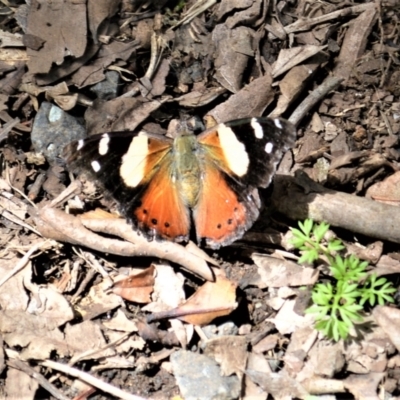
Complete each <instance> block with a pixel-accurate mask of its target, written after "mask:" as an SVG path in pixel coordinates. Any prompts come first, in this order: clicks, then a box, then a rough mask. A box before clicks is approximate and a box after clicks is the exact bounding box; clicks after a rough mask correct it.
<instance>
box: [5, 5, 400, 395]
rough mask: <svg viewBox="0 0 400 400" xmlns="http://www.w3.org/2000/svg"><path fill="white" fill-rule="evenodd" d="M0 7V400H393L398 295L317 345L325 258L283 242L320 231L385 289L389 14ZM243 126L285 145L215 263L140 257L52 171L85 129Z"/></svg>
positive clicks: (395, 31)
mask: <svg viewBox="0 0 400 400" xmlns="http://www.w3.org/2000/svg"><path fill="white" fill-rule="evenodd" d="M0 11H1V12H0V39H1V41H0V122H1V128H0V159H1V178H0V210H1V211H0V243H1V246H0V397H5V398H9V399H27V400H29V399H42V398H43V399H86V398H88V399H109V398H124V399H136V400H140V399H142V400H143V399H180V398H182V399H239V398H240V399H247V400H253V399H260V400H261V399H290V398H302V399H306V398H311V397H310V396H316V397H315V398H324V399H334V398H346V399H347V398H348V399H351V398H355V399H368V400H370V399H394V398H400V384H399V382H400V334H399V332H400V311H399V310H398V308H397V305H396V301H397V303H398V296H397V293H396V294H395V296H394V299H395V303H394V304H386V305H381V306H378V307H365V309H364V310H363V317H364V319H363V322H362V324H359V325H357V326H356V327H353V329H352V330H351V331H350V336H349V338H348V339H347V340H339V341H337V342H336V341H333V340H329V339H327V338H326V337H324V335H323V334H322V333H321V332H319V331H317V330H316V329H315V324H314V317H313V315H312V314H307V313H305V310H306V308H307V307H309V306H310V304H311V291H312V288H313V285H314V284H315V283H316V282H321V281H325V282H326V281H329V279H330V277H329V272H328V270H327V268H326V264H324V263H322V264H320V265H319V267H315V266H311V265H303V266H301V265H299V264H297V263H296V261H297V260H298V257H299V252H298V251H296V250H295V249H294V248H293V246H292V245H291V244H290V237H291V236H292V234H291V231H290V227H296V226H297V221H299V220H300V221H302V220H304V219H306V218H312V219H314V220H316V221H326V222H327V223H329V224H330V226H331V230H330V231H329V235H331V237H332V236H337V237H339V238H340V239H341V240H342V241H343V243H344V245H345V248H346V249H345V251H344V253H346V254H354V255H356V256H357V257H359V258H360V259H361V260H365V261H367V262H368V264H369V267H368V268H369V270H370V271H373V272H376V274H377V275H378V276H384V277H386V278H387V279H388V280H389V281H390V282H391V283H392V284H393V286H394V287H395V288H396V289H397V288H398V286H399V276H400V275H399V273H400V250H399V243H400V228H399V227H400V211H399V204H400V191H399V187H400V184H399V181H400V172H399V160H400V151H399V133H400V69H399V65H400V58H399V54H400V53H399V52H400V44H399V35H400V29H399V15H400V6H399V4H398V2H397V1H396V0H387V1H383V0H381V1H379V0H377V1H368V2H367V1H354V2H337V1H331V2H309V1H306V0H298V1H280V2H272V1H271V2H270V1H267V0H265V1H262V0H246V1H244V0H221V1H220V2H217V1H216V0H208V1H205V0H198V1H189V2H187V3H185V2H176V1H166V0H162V1H154V2H153V1H140V0H139V1H135V0H133V1H125V0H123V1H122V0H121V1H118V0H100V1H99V0H88V1H87V2H85V1H71V0H64V1H61V0H56V1H47V2H44V1H39V0H32V1H31V2H29V4H25V3H24V2H22V1H19V0H9V1H3V2H2V4H1V7H0ZM259 116H269V117H278V116H280V117H283V118H286V119H288V120H289V121H291V122H292V123H293V124H294V125H295V126H296V129H297V141H296V145H295V147H294V148H293V149H292V150H290V151H289V152H287V153H286V154H285V156H284V157H283V159H282V161H281V163H280V165H279V168H278V171H277V175H276V177H275V180H274V184H273V185H272V186H271V187H270V188H268V190H267V191H266V192H265V193H264V192H262V193H261V196H262V197H263V202H264V203H265V208H264V209H263V211H262V213H261V216H260V217H259V219H258V221H257V222H256V223H255V225H254V226H253V227H252V228H251V229H250V230H249V231H248V232H247V233H246V234H245V235H244V237H243V238H241V239H240V240H238V241H236V242H234V243H233V244H231V245H230V246H228V247H223V248H221V249H219V250H210V249H207V248H206V247H205V246H204V245H203V244H200V246H196V245H195V244H194V243H191V244H189V245H186V243H173V242H167V241H156V240H154V241H148V240H147V239H146V238H145V237H144V236H143V235H140V234H138V233H137V232H136V231H135V230H133V229H132V226H131V225H130V223H129V222H127V221H125V219H123V218H118V217H117V216H116V213H117V210H118V207H117V205H116V204H115V202H114V201H113V199H112V197H111V198H110V197H109V196H104V193H103V192H102V190H100V189H99V187H98V186H96V185H95V184H94V182H93V181H91V180H90V179H87V178H85V177H83V176H79V177H76V176H75V175H73V174H72V173H71V172H70V171H68V170H67V168H66V165H65V162H64V161H63V159H62V154H63V153H62V149H63V148H64V147H65V146H66V145H67V144H68V143H70V142H71V141H73V140H77V139H81V138H84V137H86V136H88V135H93V134H96V133H101V132H112V131H134V130H139V129H142V130H144V131H146V132H150V133H157V134H167V135H173V134H174V132H175V131H176V127H177V125H178V124H179V121H180V120H186V121H190V123H191V124H192V125H193V126H196V127H200V131H201V130H202V129H204V127H205V126H210V124H211V125H212V124H215V123H221V122H226V121H229V120H233V119H239V118H249V117H259ZM216 190H217V188H216ZM325 261H326V260H325Z"/></svg>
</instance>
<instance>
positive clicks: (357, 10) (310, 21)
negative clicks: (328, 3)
mask: <svg viewBox="0 0 400 400" xmlns="http://www.w3.org/2000/svg"><path fill="white" fill-rule="evenodd" d="M372 7H375V3H366V4H359V5H357V6H353V7H346V8H342V9H341V10H338V11H334V12H331V13H329V14H325V15H321V16H319V17H315V18H301V19H298V20H297V21H296V22H293V24H290V25H287V26H284V27H283V28H284V29H285V32H286V33H287V34H289V33H294V32H301V31H308V30H310V29H311V28H312V27H313V26H315V25H318V24H322V23H324V22H328V21H331V20H336V19H338V18H340V17H348V16H350V15H357V14H361V13H362V12H364V11H366V10H369V9H370V8H372Z"/></svg>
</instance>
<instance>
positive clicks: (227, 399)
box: [171, 350, 241, 400]
mask: <svg viewBox="0 0 400 400" xmlns="http://www.w3.org/2000/svg"><path fill="white" fill-rule="evenodd" d="M171 363H172V369H173V372H174V376H175V379H176V382H177V384H178V386H179V390H180V392H181V395H182V397H183V398H184V399H185V400H200V399H204V400H206V399H207V400H211V399H212V400H231V399H237V398H238V397H239V396H240V390H241V384H240V381H239V379H238V378H237V377H236V376H221V369H220V367H219V366H218V364H217V363H216V362H215V361H214V360H212V359H211V358H209V357H207V356H204V355H202V354H196V353H192V352H190V351H185V350H180V351H177V352H176V353H174V354H172V355H171Z"/></svg>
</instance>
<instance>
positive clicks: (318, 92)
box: [289, 76, 343, 126]
mask: <svg viewBox="0 0 400 400" xmlns="http://www.w3.org/2000/svg"><path fill="white" fill-rule="evenodd" d="M342 81H343V78H337V77H336V76H332V77H329V78H327V79H325V81H324V82H323V83H322V84H321V85H320V86H318V87H317V89H315V90H313V91H312V92H311V93H310V94H309V95H308V96H307V97H306V98H305V99H304V100H303V101H302V102H301V103H300V105H299V106H298V107H297V108H296V109H295V110H294V111H293V114H292V115H291V116H290V118H289V121H290V122H291V123H292V124H294V125H295V126H297V125H298V124H299V122H300V121H301V120H302V119H303V117H304V116H305V115H306V114H307V113H308V112H309V111H310V110H311V109H312V108H313V107H314V106H315V105H316V104H317V103H318V102H319V101H320V100H321V99H323V98H324V97H325V96H326V95H327V94H328V93H329V92H330V91H331V90H334V89H336V88H337V87H338V86H339V85H340V83H341V82H342Z"/></svg>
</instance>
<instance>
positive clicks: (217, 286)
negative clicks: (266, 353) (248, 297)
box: [170, 276, 237, 325]
mask: <svg viewBox="0 0 400 400" xmlns="http://www.w3.org/2000/svg"><path fill="white" fill-rule="evenodd" d="M235 300H236V285H235V283H233V282H232V281H230V280H229V279H227V278H225V277H221V276H217V277H216V281H215V282H206V283H205V284H204V285H203V286H201V287H200V289H199V290H198V291H197V292H196V293H195V294H194V295H193V296H191V297H190V298H189V299H188V300H187V301H186V303H184V304H182V305H181V306H179V307H177V308H176V309H175V310H171V311H170V312H171V313H172V312H174V313H175V314H176V317H177V318H179V319H181V320H182V321H185V322H187V323H189V324H193V325H207V324H209V323H210V322H211V321H212V320H213V319H215V318H217V317H222V316H224V315H229V314H230V313H231V312H232V311H233V310H234V309H235V308H236V307H237V303H236V301H235ZM171 316H172V315H171Z"/></svg>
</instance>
